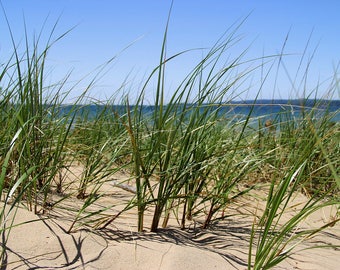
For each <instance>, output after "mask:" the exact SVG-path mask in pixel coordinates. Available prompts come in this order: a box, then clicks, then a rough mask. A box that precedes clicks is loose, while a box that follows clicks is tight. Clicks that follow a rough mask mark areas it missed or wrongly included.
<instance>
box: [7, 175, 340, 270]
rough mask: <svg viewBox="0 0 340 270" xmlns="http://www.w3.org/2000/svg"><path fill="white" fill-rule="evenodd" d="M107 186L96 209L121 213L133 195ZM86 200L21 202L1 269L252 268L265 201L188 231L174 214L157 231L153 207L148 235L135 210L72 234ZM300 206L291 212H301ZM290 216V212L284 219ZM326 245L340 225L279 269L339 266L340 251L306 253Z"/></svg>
mask: <svg viewBox="0 0 340 270" xmlns="http://www.w3.org/2000/svg"><path fill="white" fill-rule="evenodd" d="M115 181H117V179H116V180H115ZM103 188H104V189H105V190H106V194H105V196H104V197H103V198H101V199H100V200H98V202H96V205H95V207H101V206H103V205H105V206H108V205H113V206H114V207H112V209H110V210H109V211H108V212H107V213H108V214H109V215H114V214H117V213H118V212H119V210H120V209H122V207H123V205H124V203H125V202H126V201H127V200H129V198H131V196H133V194H132V193H131V192H130V191H128V190H124V189H122V188H121V187H120V186H119V185H117V182H112V181H111V182H108V183H106V184H105V185H104V187H103ZM257 193H258V194H257V195H261V194H262V193H263V194H262V195H263V196H262V198H265V193H264V192H262V191H261V190H258V191H257ZM58 196H60V195H54V196H52V197H51V200H53V201H56V200H57V199H58V198H59V197H58ZM260 197H261V196H259V198H260ZM251 198H252V199H251ZM304 200H307V198H306V197H304V196H303V195H301V194H299V195H298V196H297V198H296V199H295V202H303V201H304ZM81 203H82V201H81V200H77V199H75V198H67V199H65V200H64V201H63V202H61V203H60V204H57V205H56V206H55V207H52V208H50V209H46V211H45V213H44V214H39V215H35V214H33V213H32V212H29V211H27V210H26V209H25V206H24V205H23V206H20V207H19V208H18V212H17V215H16V218H15V224H20V223H24V224H21V225H20V226H17V227H15V228H13V229H12V230H11V233H10V236H9V238H8V242H7V258H6V265H5V266H4V267H3V269H147V270H153V269H165V270H166V269H175V270H181V269H184V270H191V269H192V270H199V269H247V256H248V248H249V236H250V232H251V225H252V222H253V220H254V218H253V215H254V213H255V211H256V209H255V208H256V207H255V206H257V207H258V208H259V209H260V208H261V203H263V201H261V199H259V202H257V201H255V199H254V197H248V198H244V199H243V200H240V201H238V202H235V203H234V204H233V205H232V206H230V208H228V209H226V212H225V213H226V216H225V217H224V218H223V219H220V220H219V221H216V222H214V223H213V224H212V226H211V227H210V228H209V229H207V230H202V229H200V224H201V223H200V222H201V221H200V220H194V221H191V222H190V223H188V224H187V225H188V226H187V228H186V229H185V230H180V229H179V226H178V225H177V221H176V219H174V218H173V219H171V220H170V222H169V226H168V227H167V228H164V229H160V230H159V231H158V232H157V233H151V232H149V227H150V219H151V212H147V216H146V219H145V232H143V233H137V229H136V225H137V219H136V212H135V211H136V210H135V209H132V210H129V211H127V212H125V213H124V214H122V215H121V216H119V218H117V219H116V220H115V221H113V222H112V223H111V224H110V225H109V226H108V227H107V228H105V229H102V230H94V229H91V228H89V227H86V226H85V227H84V226H82V227H76V228H75V230H74V232H72V233H67V230H68V229H69V228H70V225H71V224H72V220H74V217H75V214H76V213H75V212H74V211H73V210H72V209H77V207H79V205H81ZM259 205H260V206H259ZM298 207H299V206H296V207H292V209H291V210H292V211H298ZM259 209H258V210H257V211H259ZM335 211H336V209H334V208H328V209H324V210H321V211H319V212H317V213H315V214H313V215H312V216H311V217H309V218H308V220H306V221H305V222H304V224H302V225H301V226H302V227H306V228H311V227H317V226H323V225H324V224H326V223H327V222H329V221H330V220H331V218H332V216H334V213H335ZM289 215H290V213H287V215H286V218H289ZM28 221H33V222H30V223H27V222H28ZM328 244H332V245H338V246H340V224H339V223H337V224H335V226H333V227H330V228H327V229H326V230H325V231H323V232H321V233H320V234H318V235H316V236H314V237H313V238H312V239H309V240H307V241H306V242H304V243H302V244H300V245H299V246H298V247H297V248H296V253H294V254H293V256H292V257H290V258H288V259H287V260H285V261H284V262H282V263H281V264H279V266H277V267H275V268H274V269H318V270H320V269H339V265H340V252H339V251H340V249H339V248H334V247H333V248H327V249H306V250H303V249H305V248H308V247H313V246H315V245H328ZM6 267H7V268H6Z"/></svg>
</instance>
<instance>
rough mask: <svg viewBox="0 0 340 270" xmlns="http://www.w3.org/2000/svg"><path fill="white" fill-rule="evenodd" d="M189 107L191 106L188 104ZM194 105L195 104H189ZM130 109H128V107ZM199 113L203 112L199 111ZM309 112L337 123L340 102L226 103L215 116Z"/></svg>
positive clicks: (90, 113)
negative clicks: (327, 116) (328, 116)
mask: <svg viewBox="0 0 340 270" xmlns="http://www.w3.org/2000/svg"><path fill="white" fill-rule="evenodd" d="M191 105H193V104H191ZM193 106H195V105H193ZM203 106H209V107H210V109H211V111H213V110H214V109H217V108H218V105H216V104H204V105H203ZM77 107H79V108H77V110H78V114H79V117H82V116H84V115H86V116H87V117H88V118H89V119H91V118H92V117H95V116H96V115H97V114H99V113H101V112H103V110H104V108H106V109H107V108H109V110H107V112H112V111H116V112H117V113H118V114H122V113H124V112H125V111H126V107H125V106H124V105H110V106H109V107H107V106H105V105H77ZM131 107H132V106H131ZM140 108H141V109H142V110H143V112H144V113H146V114H148V113H150V114H152V112H153V111H154V110H155V106H154V105H144V106H143V107H140ZM71 109H72V105H63V106H62V108H61V111H60V113H61V115H64V114H67V113H68V112H70V110H71ZM202 110H203V109H202ZM311 111H312V112H313V117H314V118H319V117H322V116H324V115H325V114H328V115H331V116H332V118H331V120H332V121H333V122H340V100H332V101H329V100H283V99H280V100H257V101H242V102H229V103H224V104H222V107H221V108H220V109H219V114H220V115H221V116H223V117H225V118H229V119H242V118H245V117H247V116H248V115H249V114H250V113H251V117H253V118H259V117H260V118H261V117H262V118H264V119H269V118H270V119H272V120H273V119H275V117H277V116H278V115H283V116H287V115H290V116H293V117H299V116H301V115H303V114H304V113H309V112H311Z"/></svg>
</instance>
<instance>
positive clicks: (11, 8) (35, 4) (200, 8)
mask: <svg viewBox="0 0 340 270" xmlns="http://www.w3.org/2000/svg"><path fill="white" fill-rule="evenodd" d="M0 1H1V2H2V5H3V7H4V10H5V12H6V15H7V17H8V20H9V23H10V26H11V30H12V32H13V34H14V38H15V40H16V43H18V44H23V42H24V37H25V33H24V21H25V24H26V28H27V33H28V37H29V38H31V39H32V40H33V36H34V33H36V34H38V33H39V32H40V30H41V28H42V26H43V24H44V21H45V20H46V18H47V23H46V25H45V28H44V30H43V37H42V40H46V38H47V37H48V35H49V33H50V31H51V29H52V27H53V25H54V24H55V22H56V21H57V20H58V18H59V22H58V24H57V28H56V32H55V35H54V36H55V37H57V36H58V35H60V34H62V33H63V32H65V31H67V30H69V29H71V28H72V27H74V26H75V28H74V29H73V30H72V31H71V32H70V33H68V34H67V35H66V36H65V37H64V38H63V39H62V40H60V41H58V43H56V44H55V45H54V46H53V47H52V49H51V51H50V53H49V55H48V67H49V71H50V72H49V77H48V81H49V82H53V81H55V80H59V79H61V78H62V77H63V76H65V75H66V74H67V73H68V72H69V71H71V70H72V75H71V78H70V82H69V86H70V85H72V84H73V85H74V84H75V82H76V81H78V80H80V79H81V78H83V77H84V76H85V77H86V79H85V80H84V82H82V83H80V84H78V85H77V86H76V87H74V89H73V90H72V94H71V96H77V95H78V94H79V93H80V92H81V91H82V90H83V88H84V85H85V84H86V80H87V81H89V80H90V79H91V78H92V77H93V76H94V75H95V70H96V68H97V67H99V66H100V65H101V64H104V63H105V62H106V61H107V60H109V59H110V58H112V57H114V56H117V58H116V59H115V61H113V62H112V63H111V64H109V65H107V66H106V69H105V73H103V76H102V77H101V78H100V79H99V80H98V81H97V82H96V85H95V87H93V89H92V95H94V96H95V97H97V98H99V99H107V98H108V97H110V96H112V95H113V94H114V93H115V91H116V89H117V88H119V86H120V85H121V84H122V82H123V81H124V80H125V79H128V84H127V86H126V89H124V91H130V92H131V93H138V90H139V89H140V85H141V81H142V80H143V78H145V77H146V76H147V75H148V74H149V72H150V71H151V70H152V69H153V68H154V67H155V66H156V65H157V64H158V61H159V54H160V50H161V44H162V38H163V33H164V30H165V25H166V21H167V16H168V11H169V8H170V5H171V1H170V0H144V1H141V0H124V1H122V0H120V1H118V0H117V1H114V0H30V1H28V0H0ZM339 11H340V1H338V0H332V1H331V0H325V1H319V0H299V1H296V0H285V1H274V0H270V1H269V0H267V1H265V0H263V1H260V0H242V1H240V0H237V1H236V0H175V1H174V5H173V9H172V13H171V19H170V25H169V31H168V44H167V55H172V54H174V53H177V52H180V51H183V50H187V49H195V48H206V49H202V50H197V51H193V52H189V53H187V54H185V55H183V56H181V57H180V58H177V60H175V61H173V63H172V64H170V65H169V66H168V73H167V76H166V80H167V87H168V89H167V91H168V92H169V95H170V93H171V91H173V89H174V88H175V87H176V86H177V85H178V83H179V82H180V81H181V80H182V79H183V78H184V77H185V75H186V73H187V72H188V71H189V70H190V68H192V67H193V66H194V65H195V64H196V63H197V62H198V61H199V60H200V59H201V58H202V56H203V55H204V54H205V53H207V51H208V50H207V49H208V48H211V47H212V46H213V45H214V44H215V42H216V41H217V40H218V39H219V38H220V37H221V36H222V34H223V33H224V32H225V31H226V30H227V29H228V28H229V27H230V26H231V25H232V24H233V23H235V22H240V21H242V19H244V18H245V17H247V16H248V15H249V17H248V18H247V19H246V21H245V22H244V23H243V25H242V26H241V28H240V29H239V30H238V31H237V35H239V36H240V37H242V39H241V40H240V41H239V42H238V43H237V44H236V45H235V46H234V47H233V48H231V49H230V50H229V51H227V52H226V54H225V55H224V56H223V57H224V58H223V59H222V62H227V61H228V59H232V58H233V57H236V56H237V55H239V54H240V53H242V52H243V51H244V50H245V49H246V48H248V46H249V45H250V44H251V46H250V48H249V51H248V53H247V54H246V55H245V56H244V58H243V61H246V60H251V59H255V58H257V57H262V56H264V55H273V54H278V53H280V51H281V49H282V46H283V44H284V41H285V38H286V36H287V34H288V33H289V38H288V41H287V44H286V47H285V53H287V54H289V55H287V56H285V57H284V59H283V63H284V66H281V67H280V68H279V69H278V68H277V67H276V66H274V68H273V71H272V73H271V75H270V77H269V78H268V79H267V82H266V83H265V85H264V86H263V89H262V91H261V93H260V95H259V97H260V98H269V99H270V98H301V97H303V95H308V94H309V93H311V92H313V91H314V90H315V87H316V86H317V85H318V91H317V92H318V97H328V96H327V92H328V91H329V85H330V83H331V81H330V78H332V77H333V76H334V74H335V72H336V68H337V65H338V63H339V60H340V16H339ZM0 35H1V39H0V61H1V62H2V63H3V62H6V59H8V57H9V56H10V54H11V53H12V51H13V49H12V47H11V43H10V36H9V31H8V27H7V25H6V22H5V19H4V13H3V11H1V12H0ZM310 36H311V39H310V42H309V45H308V47H307V51H306V54H305V58H304V61H303V65H302V67H301V68H300V70H299V63H300V60H301V56H302V54H303V52H304V50H305V48H306V45H307V43H308V40H309V37H310ZM131 43H133V44H132V46H131V47H129V48H127V49H126V50H124V48H125V47H126V46H128V45H129V44H131ZM315 49H316V53H315V55H314V57H313V59H312V62H311V65H310V67H309V71H308V75H309V76H308V83H307V84H306V87H305V86H304V85H303V84H301V81H302V79H303V75H304V72H305V70H306V66H307V65H308V62H309V60H308V59H309V58H310V57H311V56H312V55H313V52H314V50H315ZM271 60H273V59H271ZM276 60H278V59H277V58H276ZM252 65H253V66H254V65H255V64H254V63H253V64H252ZM246 67H247V66H246V65H244V68H246ZM284 67H285V68H286V70H287V71H288V73H289V76H290V79H291V81H294V80H295V84H294V86H292V83H291V82H290V80H289V76H287V72H286V71H285V69H284ZM242 68H243V66H242V67H241V68H240V72H241V71H242ZM268 68H269V64H268V65H267V66H266V67H264V68H263V69H262V75H263V72H265V71H266V70H268ZM91 72H92V73H91ZM277 72H278V78H279V79H277V80H276V81H275V77H276V74H277ZM89 73H90V75H87V74H89ZM295 77H296V79H295ZM260 78H261V69H260V70H259V72H255V73H254V75H253V76H252V77H251V80H248V81H247V82H245V83H244V84H243V85H241V86H239V87H238V88H237V89H234V90H233V91H234V92H233V95H234V96H237V98H242V99H252V98H254V97H255V96H256V94H257V92H258V90H259V85H260V84H259V82H260ZM325 80H326V82H325V83H323V82H324V81H325ZM152 86H153V85H152V84H151V85H150V89H149V90H148V91H149V92H148V93H147V95H148V96H147V98H149V99H150V100H152V95H153V94H152V93H153V90H152ZM304 90H305V93H304ZM313 93H314V92H313ZM333 98H336V99H339V90H337V92H336V93H335V95H334V96H333ZM151 102H152V101H151Z"/></svg>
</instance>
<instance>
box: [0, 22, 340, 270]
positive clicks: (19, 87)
mask: <svg viewBox="0 0 340 270" xmlns="http://www.w3.org/2000/svg"><path fill="white" fill-rule="evenodd" d="M168 26H169V25H167V27H166V31H165V34H164V38H163V45H162V47H161V50H160V58H159V64H158V66H157V67H156V68H155V69H154V70H153V71H152V72H151V74H150V76H149V77H148V78H147V80H146V81H145V83H144V84H143V86H142V88H141V89H140V90H138V93H139V95H138V97H137V98H136V100H132V99H131V97H130V96H129V95H126V96H124V97H123V98H121V99H119V100H109V101H107V102H98V101H96V100H95V99H92V101H91V99H89V98H86V99H85V97H86V96H87V94H88V92H87V89H89V88H90V86H92V85H89V87H87V88H86V90H85V91H84V93H83V94H82V95H80V96H79V98H78V99H77V100H76V101H75V102H74V103H73V104H72V105H68V106H67V108H68V109H67V110H65V104H64V101H65V100H66V99H67V95H68V94H69V93H70V91H71V89H65V87H67V86H66V85H67V84H66V81H67V76H66V78H65V80H64V81H62V82H59V83H57V84H55V85H54V87H53V88H51V87H50V86H49V85H45V83H46V80H45V77H44V76H45V62H46V61H47V60H46V59H47V55H48V51H49V50H50V49H51V47H52V45H53V44H54V43H55V42H57V41H59V40H60V39H61V38H62V37H63V36H64V34H63V35H61V36H58V37H56V38H55V37H54V29H55V27H56V25H55V26H54V28H53V29H52V31H51V35H50V39H49V40H48V43H47V45H45V47H44V49H43V50H42V51H40V49H39V48H40V43H39V42H40V40H39V37H38V38H35V39H34V40H35V41H34V42H33V43H32V44H31V43H30V41H29V37H28V36H27V34H26V49H25V52H24V53H23V54H20V53H19V52H18V51H17V49H16V48H17V45H16V44H15V42H14V38H13V36H12V39H13V50H14V53H13V55H12V57H11V58H10V59H9V60H8V61H7V62H5V63H0V65H1V69H2V70H1V72H0V81H1V93H0V95H1V96H0V112H1V115H0V121H1V123H0V124H1V125H2V127H3V128H2V129H1V131H0V136H1V147H0V151H1V153H0V164H1V174H0V195H1V200H2V204H1V205H2V210H1V212H0V222H1V228H0V232H1V235H2V239H1V243H2V247H1V248H2V253H1V261H2V262H4V261H5V258H6V239H7V238H8V237H10V234H9V233H10V231H11V228H12V226H13V224H14V223H13V222H14V219H15V215H14V216H11V215H10V213H15V209H16V207H18V206H19V205H24V206H25V207H26V208H27V210H28V211H34V212H35V213H36V214H40V215H44V214H45V210H46V208H48V207H58V205H59V204H60V205H62V202H63V201H64V200H65V199H66V198H73V199H74V200H76V201H77V202H79V205H80V206H79V208H78V209H74V219H73V221H72V223H71V225H70V228H69V229H68V233H72V232H74V231H76V230H77V229H80V228H82V227H89V228H95V229H100V228H103V227H107V226H109V225H110V224H111V223H112V222H114V220H115V219H116V218H119V215H120V214H121V213H122V212H124V211H127V210H130V209H132V208H137V215H136V222H137V230H138V231H139V232H142V231H144V230H146V227H147V228H148V229H149V230H150V231H151V232H157V231H158V229H159V227H160V226H162V227H163V228H166V227H167V224H168V221H169V219H170V217H171V216H173V217H175V219H177V221H178V226H179V228H180V229H186V228H187V227H186V224H187V222H188V221H191V220H193V219H195V220H199V221H201V222H200V224H201V228H200V229H202V230H204V229H207V228H209V227H210V226H211V224H212V223H213V222H214V221H215V220H220V219H223V218H224V216H225V215H227V213H228V207H230V206H231V205H233V203H234V202H235V201H237V200H238V199H239V198H242V196H245V195H249V194H251V193H250V191H252V190H253V189H256V188H258V187H259V186H261V184H263V183H267V184H268V185H269V189H268V196H267V198H266V205H265V209H264V210H263V211H260V210H259V212H258V213H257V215H256V216H254V223H253V225H252V232H251V235H249V239H250V240H251V241H250V246H249V257H248V269H269V268H271V267H273V266H275V265H277V264H278V263H280V262H281V261H282V260H284V259H285V258H287V257H288V256H289V255H290V254H291V253H292V252H293V251H294V248H295V247H296V246H297V245H298V244H299V243H300V242H302V241H304V240H305V239H307V238H308V237H310V236H312V235H313V234H315V233H317V232H319V231H321V230H324V229H325V228H327V227H329V226H332V225H334V224H335V223H336V222H338V221H339V216H337V217H335V218H334V220H333V221H332V222H329V223H328V224H326V225H324V226H322V227H320V228H314V229H311V230H304V231H301V232H296V228H298V226H299V224H300V223H301V222H302V221H304V220H305V219H306V218H307V217H308V216H309V215H311V214H312V213H313V212H315V211H317V210H318V209H320V208H323V207H327V206H330V205H334V206H335V207H337V208H338V210H339V188H340V182H339V169H338V168H340V166H339V165H340V164H339V163H340V160H339V153H340V145H339V134H340V133H339V129H340V126H339V123H338V122H334V121H333V118H334V113H333V112H329V111H327V104H325V102H326V101H322V102H323V103H324V104H323V108H325V109H324V110H323V113H322V115H321V116H319V115H317V112H319V108H320V106H319V105H320V104H319V103H318V102H321V101H318V100H316V99H315V102H314V103H313V105H312V106H310V105H308V106H307V105H304V104H307V101H310V100H311V99H308V98H307V97H306V98H305V99H302V100H301V102H302V105H301V106H302V108H303V110H302V113H300V114H299V115H296V114H295V113H294V111H293V110H283V111H282V112H280V113H275V114H269V115H265V116H263V115H262V116H257V115H253V109H254V108H255V107H256V106H257V105H258V104H256V100H255V101H254V102H253V104H251V106H250V107H251V108H250V110H249V111H248V113H247V115H243V116H242V117H231V116H230V114H228V110H226V107H228V106H230V103H231V102H232V101H235V100H233V98H230V97H231V96H232V95H231V92H233V91H237V89H238V88H241V85H242V83H243V82H244V79H245V78H246V77H247V76H250V75H252V72H254V71H255V70H256V69H261V68H264V66H263V65H265V64H264V60H263V59H262V58H259V59H255V60H249V59H246V58H245V57H246V52H247V49H245V50H244V52H243V53H241V54H240V55H237V56H235V57H234V58H230V57H229V60H228V61H227V62H225V58H226V57H225V55H226V54H228V49H229V48H230V47H231V46H235V45H237V40H238V37H237V30H238V29H239V27H240V24H238V25H236V26H234V27H232V28H230V30H229V31H228V32H227V33H226V34H225V35H224V36H223V37H222V38H221V39H220V40H218V42H217V43H216V44H214V46H213V47H212V48H211V50H210V51H208V53H206V55H205V56H204V57H203V58H202V60H200V61H199V62H198V63H197V65H196V66H195V67H194V68H193V70H192V71H191V72H190V73H189V74H188V75H187V76H184V77H183V81H182V83H180V84H179V85H178V87H177V88H176V89H175V91H174V92H173V94H172V95H171V96H170V98H169V99H167V100H166V99H165V96H166V91H167V89H166V84H165V75H166V70H167V69H166V68H167V65H168V63H169V62H171V61H175V60H176V59H177V58H179V57H181V55H182V54H183V53H187V52H180V53H177V54H175V55H172V56H170V57H169V56H167V52H166V42H167V31H168V30H167V28H168ZM9 28H10V27H9ZM275 57H277V58H280V57H283V55H277V56H271V58H273V59H275ZM227 58H228V57H227ZM266 59H267V58H266ZM250 63H251V64H250ZM254 66H255V68H254ZM5 78H6V79H5ZM153 80H155V82H156V84H155V85H156V87H155V93H154V104H151V105H152V106H153V107H152V108H153V109H152V110H151V111H150V110H145V107H146V106H149V105H150V104H146V101H145V99H144V97H145V95H146V91H147V89H149V88H150V85H154V84H153V82H154V81H153ZM93 81H94V80H93ZM117 91H118V90H117ZM258 91H259V92H260V91H261V87H259V89H258ZM329 91H330V92H333V93H336V92H337V91H338V88H337V85H333V88H332V89H330V90H329ZM117 96H118V95H117ZM84 101H86V102H87V104H84ZM312 101H313V100H312ZM117 103H118V104H119V106H117ZM308 104H310V102H308ZM91 106H92V108H93V107H96V108H100V109H99V111H97V112H96V113H93V112H92V111H91V110H90V108H91ZM234 106H235V105H234ZM292 106H293V105H292ZM292 108H293V107H292ZM335 113H339V111H337V112H335ZM266 119H267V120H266ZM268 119H270V120H268ZM74 164H80V165H81V168H83V170H82V172H81V174H80V175H79V177H75V178H74V179H73V180H72V181H71V182H70V181H69V179H67V178H65V177H64V176H65V172H68V173H72V166H73V165H74ZM123 169H124V170H126V171H128V173H129V174H130V181H131V182H132V183H133V185H134V188H135V191H136V192H135V193H136V194H135V196H134V197H133V198H132V199H131V201H129V202H128V203H126V205H125V206H124V207H123V210H120V212H119V214H118V215H117V214H116V215H106V214H105V215H104V213H105V212H106V211H108V210H110V209H114V208H115V206H114V205H106V206H104V207H102V208H101V209H96V210H92V209H91V206H92V205H93V204H95V203H96V202H97V201H98V200H99V199H100V198H101V197H102V196H103V195H104V194H105V190H102V186H103V184H104V183H106V182H108V181H112V179H113V176H114V175H115V173H116V172H119V171H120V170H123ZM299 192H302V193H304V194H305V195H307V196H308V197H309V200H308V201H307V202H306V203H305V205H303V207H302V208H301V210H300V211H299V212H297V213H296V214H295V215H294V216H293V217H292V218H291V219H290V220H289V221H282V219H281V217H282V216H283V215H284V213H285V211H286V209H287V207H288V205H289V203H290V202H291V201H292V200H293V197H294V194H296V193H299ZM52 193H57V194H59V195H60V196H61V197H60V199H59V200H58V201H54V202H51V201H50V195H51V194H52ZM61 207H62V206H61ZM254 209H256V205H254ZM146 210H150V211H151V212H152V220H151V222H150V223H148V224H145V211H146ZM10 216H11V218H9V217H10ZM162 220H163V222H161V221H162Z"/></svg>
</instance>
